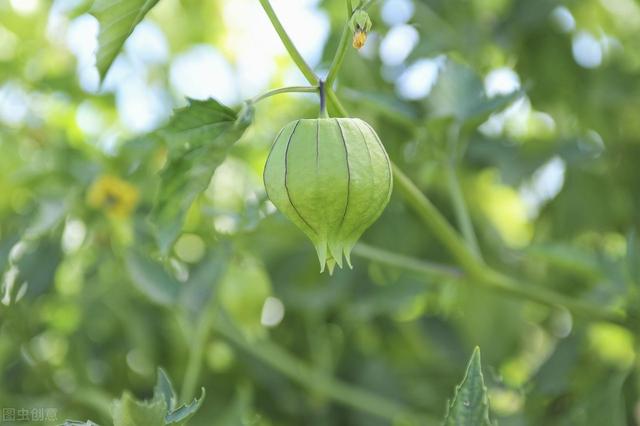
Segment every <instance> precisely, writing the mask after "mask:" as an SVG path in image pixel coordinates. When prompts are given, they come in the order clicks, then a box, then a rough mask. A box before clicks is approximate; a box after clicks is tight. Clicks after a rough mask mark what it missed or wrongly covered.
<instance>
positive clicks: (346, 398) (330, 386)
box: [215, 319, 439, 426]
mask: <svg viewBox="0 0 640 426" xmlns="http://www.w3.org/2000/svg"><path fill="white" fill-rule="evenodd" d="M215 329H216V331H217V332H218V333H219V334H221V335H222V336H224V337H225V338H226V339H228V340H229V341H231V342H232V343H234V344H235V345H237V346H239V347H240V348H241V349H243V350H244V351H245V352H247V353H249V354H251V355H252V356H253V357H255V358H257V359H258V360H260V361H262V362H263V363H265V364H267V365H268V366H270V367H271V368H273V369H274V370H276V371H279V372H280V373H282V374H283V375H285V376H287V377H288V378H289V379H291V380H293V381H294V382H296V383H298V384H301V385H303V386H304V387H306V388H307V389H311V390H313V391H315V392H318V393H319V394H322V395H323V396H326V397H328V398H331V399H333V400H334V401H336V402H340V403H342V404H344V405H347V406H350V407H353V408H356V409H358V410H361V411H363V412H367V413H370V414H373V415H376V416H378V417H381V418H384V419H388V420H391V421H401V420H402V421H405V422H406V423H403V424H411V425H416V426H417V425H430V424H433V425H436V424H439V420H438V419H436V418H435V417H433V416H430V415H425V414H417V413H414V412H412V411H410V410H409V409H407V408H406V407H404V406H403V405H402V404H400V403H398V402H395V401H390V400H388V399H386V398H383V397H380V396H378V395H375V394H372V393H369V392H367V391H365V390H363V389H360V388H358V387H355V386H353V385H349V384H347V383H344V382H342V381H340V380H338V379H335V378H333V377H331V376H329V375H327V374H325V373H324V372H322V371H319V370H314V369H312V368H311V367H309V365H308V364H307V363H305V362H303V361H302V360H300V359H298V358H296V357H294V356H293V355H291V354H290V353H288V352H287V351H285V350H284V349H282V348H281V347H279V346H278V345H276V344H275V343H273V342H270V341H269V340H267V339H260V340H257V341H248V340H247V339H246V338H245V337H244V336H243V335H242V334H241V333H240V332H239V331H238V330H236V329H235V327H234V326H233V325H232V324H230V323H229V322H228V321H225V320H224V319H222V320H221V321H218V322H216V326H215Z"/></svg>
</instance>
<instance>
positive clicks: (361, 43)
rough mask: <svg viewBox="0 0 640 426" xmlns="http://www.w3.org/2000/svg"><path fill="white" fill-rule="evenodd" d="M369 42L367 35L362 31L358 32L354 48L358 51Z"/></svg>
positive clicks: (355, 35)
mask: <svg viewBox="0 0 640 426" xmlns="http://www.w3.org/2000/svg"><path fill="white" fill-rule="evenodd" d="M366 41H367V33H366V32H364V31H362V30H361V29H358V30H356V32H355V34H354V35H353V47H355V48H356V49H360V48H361V47H362V46H364V43H365V42H366Z"/></svg>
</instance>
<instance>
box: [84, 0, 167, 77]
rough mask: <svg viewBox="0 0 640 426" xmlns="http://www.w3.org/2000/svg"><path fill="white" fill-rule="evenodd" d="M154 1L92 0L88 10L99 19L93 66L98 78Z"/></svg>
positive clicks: (107, 69) (153, 4)
mask: <svg viewBox="0 0 640 426" xmlns="http://www.w3.org/2000/svg"><path fill="white" fill-rule="evenodd" d="M157 3H158V0H96V2H95V3H94V4H93V7H92V8H91V14H92V15H93V16H95V17H96V19H98V22H99V23H100V32H99V34H98V52H97V53H96V66H97V67H98V72H99V73H100V79H101V80H104V77H105V76H106V75H107V71H109V68H110V67H111V64H113V61H114V60H115V59H116V57H117V56H118V53H119V52H120V49H122V46H123V45H124V42H125V41H126V40H127V38H128V37H129V36H130V35H131V33H133V30H134V29H135V28H136V25H138V24H139V23H140V22H141V21H142V19H143V18H144V17H145V15H146V14H147V13H149V11H150V10H151V9H152V8H153V6H155V5H156V4H157Z"/></svg>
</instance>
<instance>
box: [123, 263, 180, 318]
mask: <svg viewBox="0 0 640 426" xmlns="http://www.w3.org/2000/svg"><path fill="white" fill-rule="evenodd" d="M125 264H126V267H127V272H128V273H129V277H131V281H132V282H133V284H134V285H135V286H136V287H137V288H138V290H140V291H141V292H142V293H143V294H144V295H146V296H147V297H148V298H149V299H151V300H152V301H153V302H155V303H157V304H159V305H164V306H172V305H173V304H174V303H175V302H176V299H177V297H178V293H179V292H180V288H181V287H182V286H181V284H180V283H179V282H178V280H176V279H175V278H174V277H172V276H171V275H170V274H169V273H168V272H167V271H166V270H165V269H164V267H163V266H162V264H160V263H158V262H155V261H153V260H151V259H149V258H148V257H147V256H145V255H143V254H142V253H140V252H138V251H134V250H130V251H129V252H128V253H127V258H126V261H125Z"/></svg>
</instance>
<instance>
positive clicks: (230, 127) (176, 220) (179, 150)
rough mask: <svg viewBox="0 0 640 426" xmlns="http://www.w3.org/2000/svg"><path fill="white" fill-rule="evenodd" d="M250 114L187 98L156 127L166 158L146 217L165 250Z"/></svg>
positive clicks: (176, 235)
mask: <svg viewBox="0 0 640 426" xmlns="http://www.w3.org/2000/svg"><path fill="white" fill-rule="evenodd" d="M251 117H252V112H251V110H250V109H245V110H243V112H241V113H240V114H236V113H235V112H234V111H232V110H231V109H229V108H227V107H226V106H224V105H222V104H220V103H219V102H217V101H215V100H213V99H210V100H207V101H196V100H189V105H188V106H187V107H185V108H182V109H179V110H177V111H176V112H175V114H174V116H173V118H172V119H171V121H170V122H169V124H168V125H167V126H166V127H165V128H164V129H163V130H161V131H160V135H161V136H162V137H163V139H164V140H165V141H166V144H167V148H168V151H169V152H168V160H167V164H166V165H165V168H164V169H163V171H162V174H161V177H162V182H161V185H160V192H159V194H158V198H157V200H156V204H155V206H154V208H153V211H152V212H151V216H150V220H151V222H152V223H153V224H154V225H155V227H156V231H157V240H158V244H159V246H160V249H161V251H162V252H163V253H164V254H167V253H168V251H169V249H170V248H171V246H172V244H173V242H174V241H175V239H176V238H177V237H178V235H179V234H180V231H181V229H182V224H183V222H184V219H185V216H186V213H187V211H188V209H189V207H190V206H191V204H192V203H193V202H194V201H195V199H196V197H197V196H198V195H199V194H200V193H202V192H203V191H204V190H205V189H206V188H207V186H209V182H210V181H211V177H212V176H213V173H214V172H215V170H216V168H217V167H218V166H219V165H220V164H221V163H222V161H223V160H224V159H225V157H226V154H227V151H228V149H229V148H230V147H231V146H232V145H233V144H234V143H235V142H236V141H237V140H238V139H240V137H241V136H242V134H243V133H244V131H245V129H246V128H247V127H248V126H249V124H250V122H251Z"/></svg>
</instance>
